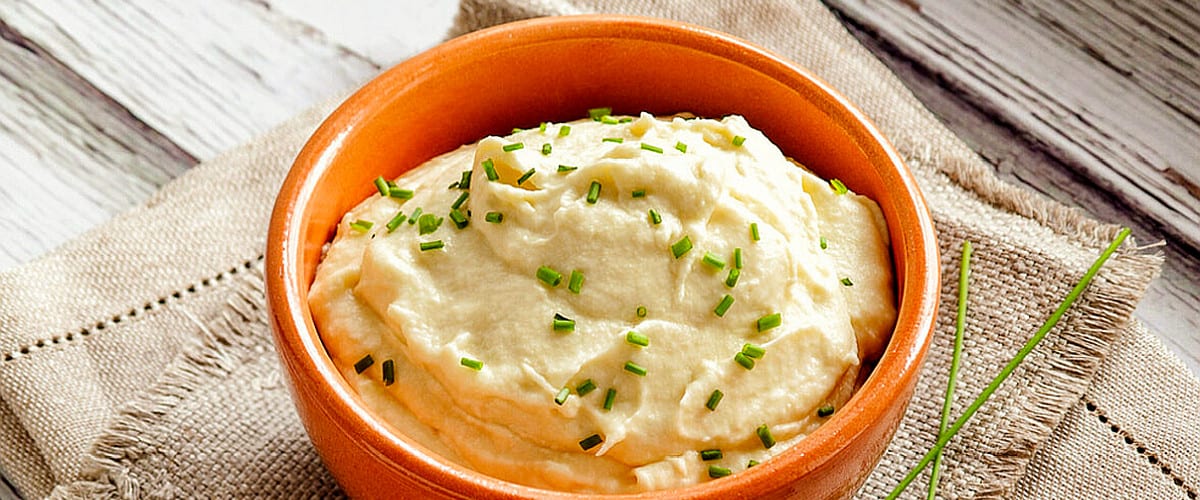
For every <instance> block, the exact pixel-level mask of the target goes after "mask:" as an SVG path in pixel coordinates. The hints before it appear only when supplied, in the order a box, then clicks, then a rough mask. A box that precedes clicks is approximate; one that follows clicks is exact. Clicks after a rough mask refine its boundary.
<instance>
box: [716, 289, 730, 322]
mask: <svg viewBox="0 0 1200 500" xmlns="http://www.w3.org/2000/svg"><path fill="white" fill-rule="evenodd" d="M732 305H733V296H732V295H729V294H725V296H724V297H721V302H718V303H717V307H716V308H714V309H713V314H716V315H717V316H718V317H722V318H723V317H725V311H728V310H729V306H732Z"/></svg>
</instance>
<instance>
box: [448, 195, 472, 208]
mask: <svg viewBox="0 0 1200 500" xmlns="http://www.w3.org/2000/svg"><path fill="white" fill-rule="evenodd" d="M470 197H471V192H470V191H463V192H462V194H460V195H458V198H457V199H455V200H454V203H451V204H450V208H453V209H459V208H462V206H463V203H466V202H467V199H468V198H470Z"/></svg>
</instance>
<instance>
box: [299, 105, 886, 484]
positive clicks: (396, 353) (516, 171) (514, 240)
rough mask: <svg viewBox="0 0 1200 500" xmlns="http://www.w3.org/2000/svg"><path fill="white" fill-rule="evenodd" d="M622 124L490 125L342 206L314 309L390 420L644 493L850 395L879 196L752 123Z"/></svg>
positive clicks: (552, 471)
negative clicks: (785, 150)
mask: <svg viewBox="0 0 1200 500" xmlns="http://www.w3.org/2000/svg"><path fill="white" fill-rule="evenodd" d="M618 121H620V120H617V119H615V118H613V117H608V118H604V120H603V122H602V121H593V120H581V121H578V122H572V123H567V124H548V125H545V126H543V127H540V128H535V129H530V130H525V131H521V132H517V133H514V134H513V135H511V136H509V137H505V138H499V137H488V138H486V139H483V140H482V141H480V142H479V143H477V144H475V145H471V146H464V147H462V148H460V149H458V150H455V151H453V152H450V153H447V154H445V155H443V156H440V157H438V158H435V159H433V160H431V161H429V162H428V163H426V164H425V165H423V166H421V167H419V168H417V169H414V170H413V171H411V172H410V173H408V174H406V175H405V176H403V177H401V178H399V179H396V180H395V181H394V184H393V185H394V186H395V187H392V188H381V190H385V191H389V192H391V191H397V190H411V191H412V196H411V198H407V196H408V194H407V193H391V194H393V196H384V195H382V194H380V195H374V196H372V197H371V198H370V199H368V200H366V201H365V202H363V203H362V204H361V205H359V206H358V207H356V208H354V209H353V210H351V211H350V212H349V213H348V214H346V216H345V218H344V219H343V220H342V222H341V224H340V225H339V228H338V232H337V236H336V237H335V239H334V241H333V242H332V243H331V244H330V245H329V247H328V248H327V250H326V255H325V257H324V260H323V262H322V263H321V265H320V267H319V268H318V270H317V277H316V281H315V283H314V284H313V286H312V289H311V292H310V295H309V301H310V304H311V307H312V310H313V313H314V320H315V322H316V325H317V327H318V329H319V331H320V332H321V338H322V340H323V341H324V343H325V345H326V347H327V348H328V350H329V352H330V354H331V356H332V357H333V359H334V362H335V363H336V364H337V366H338V367H339V368H340V369H341V370H342V372H343V374H344V376H345V377H346V379H347V380H349V381H350V383H351V385H352V386H354V387H355V388H356V389H357V390H358V392H359V393H360V394H361V395H362V397H363V399H364V400H365V401H366V403H367V405H368V406H369V407H371V408H372V409H373V410H374V411H375V412H376V413H377V414H379V415H381V416H382V418H384V419H386V420H388V421H389V422H391V423H392V424H393V425H394V426H395V427H396V428H397V429H399V430H400V431H402V432H403V433H405V434H406V435H408V436H411V437H412V438H413V439H415V440H417V441H418V442H420V443H422V444H423V445H425V446H426V447H428V448H429V449H431V450H432V451H434V452H436V453H439V454H441V455H443V456H445V457H446V458H448V459H449V460H452V461H454V462H457V463H460V464H462V465H464V466H466V467H469V468H472V469H475V470H478V471H480V472H483V473H485V474H489V475H492V476H494V477H498V478H501V479H505V480H508V481H512V482H516V483H521V484H526V485H531V486H537V487H544V488H550V489H555V490H565V491H588V492H631V491H645V490H655V489H662V488H669V487H675V486H681V485H686V484H692V483H697V482H701V481H709V480H713V479H712V478H711V476H712V475H714V474H715V475H717V476H719V475H721V473H722V471H723V470H725V469H727V470H728V471H730V472H734V473H736V472H738V471H741V470H745V469H746V468H747V464H748V463H750V461H751V460H754V461H765V460H767V459H768V458H769V457H770V456H772V455H774V454H778V453H779V452H781V451H782V450H784V449H786V448H787V446H788V445H790V444H791V443H793V442H795V441H796V440H798V439H800V438H802V437H803V436H804V435H806V434H808V433H810V432H812V431H813V430H814V429H815V428H816V427H817V426H819V425H820V424H821V422H822V421H824V420H826V419H827V418H829V417H828V416H824V415H825V414H826V413H827V412H828V410H829V407H832V408H833V409H834V410H835V411H836V409H837V408H840V407H841V405H842V404H844V403H845V402H846V400H848V399H849V397H850V395H851V393H852V391H853V389H854V387H855V382H856V378H857V376H858V372H859V367H860V359H866V360H871V359H874V358H877V357H878V356H879V354H880V353H881V350H882V348H883V345H884V344H885V343H886V341H887V338H888V336H889V335H890V333H891V329H892V327H893V324H894V321H895V316H896V311H895V306H894V304H895V300H894V297H893V291H892V277H891V269H892V265H891V261H890V258H889V253H888V248H889V247H888V241H887V232H886V227H885V224H884V220H883V217H882V215H881V214H880V212H879V209H878V207H877V206H876V205H875V204H874V203H873V202H872V201H870V200H868V199H866V198H865V197H862V196H859V195H856V194H854V193H853V192H839V191H840V190H839V189H836V188H835V187H833V186H832V185H831V183H830V182H827V181H825V180H822V179H820V178H818V177H816V176H815V175H813V174H811V173H809V172H807V171H806V170H804V169H802V168H798V167H797V166H796V165H795V164H793V163H791V162H790V161H789V160H788V159H787V158H785V157H784V156H783V155H782V153H781V152H780V151H779V149H778V148H777V147H776V146H775V145H774V144H772V143H771V142H770V141H769V140H768V139H767V138H766V137H765V136H764V135H763V134H762V133H760V132H759V131H757V130H755V129H753V128H751V127H750V126H749V125H748V124H747V123H746V122H745V120H743V119H742V118H740V117H737V116H730V117H727V118H725V119H723V120H719V121H718V120H707V119H683V118H674V119H670V120H662V119H656V118H654V117H652V116H650V115H646V114H643V115H642V116H640V117H633V118H632V119H625V120H624V121H623V122H621V123H616V122H618ZM606 122H608V123H606ZM568 127H569V129H568ZM518 144H519V145H520V146H517V145H518ZM467 171H469V173H467V174H464V172H467ZM531 172H532V173H531ZM464 179H469V186H468V188H467V189H462V187H463V186H462V182H463V180H464ZM448 186H449V187H448ZM464 196H465V199H464V198H463V197H464ZM456 204H457V206H458V209H457V212H458V214H459V215H461V217H459V216H458V215H454V214H452V213H451V212H452V207H453V206H455V205H456ZM417 210H420V211H421V213H422V214H425V215H420V216H418V217H417V222H416V223H410V222H409V220H411V219H412V217H413V214H414V212H415V211H417ZM397 213H402V214H404V216H405V219H406V220H404V221H403V222H400V223H399V224H398V225H396V224H395V223H394V220H395V218H396V215H397ZM422 217H423V218H424V219H422ZM439 220H440V224H437V222H438V221H439ZM390 221H391V222H393V224H390V225H389V224H388V223H389V222H390ZM362 222H370V223H371V224H370V227H369V228H367V227H366V225H367V224H363V223H362ZM752 225H754V227H756V228H757V235H758V238H757V239H755V237H754V235H753V232H752ZM389 226H390V227H389ZM460 226H461V227H460ZM422 232H425V233H426V234H421V233H422ZM685 241H686V242H690V249H689V248H687V247H688V246H689V245H688V244H687V243H685ZM433 242H440V244H441V246H440V247H438V245H437V244H436V243H433ZM423 243H424V248H425V249H424V250H423V249H422V244H423ZM435 247H436V248H435ZM677 254H678V255H677ZM738 254H740V263H741V267H740V268H738V267H737V265H738V262H739V258H738V257H737V255H738ZM539 269H541V271H540V272H539ZM731 274H734V275H735V276H731ZM556 275H557V278H556ZM573 275H574V277H573ZM726 296H728V297H730V298H731V299H732V303H729V301H730V299H726V298H725V297H726ZM723 301H724V302H725V303H726V304H724V305H722V302H723ZM642 308H644V309H642ZM718 312H720V313H721V314H718ZM775 315H778V316H777V318H778V326H773V324H774V321H773V320H774V318H776V316H775ZM631 332H632V333H631ZM642 344H644V345H642ZM747 344H749V345H747ZM368 355H369V356H370V360H369V362H368V361H367V360H365V357H366V356H368ZM714 391H720V394H721V397H720V398H719V401H717V402H715V403H714V401H713V400H714V399H717V398H715V396H714ZM822 407H826V408H824V409H823V408H822ZM822 410H824V411H822ZM763 426H765V427H763ZM764 430H765V431H766V432H763V431H764ZM767 433H769V436H766V437H767V438H770V439H765V438H764V436H763V435H764V434H767ZM771 439H773V440H774V441H777V443H775V444H773V446H768V444H771V443H770V441H771ZM712 450H720V453H714V452H713V451H712ZM717 455H720V457H719V458H715V457H716V456H717ZM711 466H715V467H716V469H713V468H712V467H711Z"/></svg>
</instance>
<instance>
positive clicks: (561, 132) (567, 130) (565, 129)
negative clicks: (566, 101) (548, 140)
mask: <svg viewBox="0 0 1200 500" xmlns="http://www.w3.org/2000/svg"><path fill="white" fill-rule="evenodd" d="M568 135H571V126H570V125H563V126H561V127H558V136H559V137H566V136H568Z"/></svg>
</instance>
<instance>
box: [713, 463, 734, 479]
mask: <svg viewBox="0 0 1200 500" xmlns="http://www.w3.org/2000/svg"><path fill="white" fill-rule="evenodd" d="M730 474H733V471H732V470H729V468H728V467H721V466H720V465H710V466H708V477H710V478H713V479H719V478H722V477H725V476H728V475H730Z"/></svg>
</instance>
